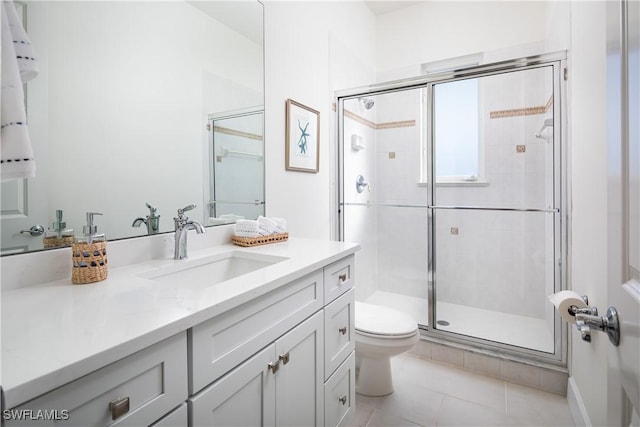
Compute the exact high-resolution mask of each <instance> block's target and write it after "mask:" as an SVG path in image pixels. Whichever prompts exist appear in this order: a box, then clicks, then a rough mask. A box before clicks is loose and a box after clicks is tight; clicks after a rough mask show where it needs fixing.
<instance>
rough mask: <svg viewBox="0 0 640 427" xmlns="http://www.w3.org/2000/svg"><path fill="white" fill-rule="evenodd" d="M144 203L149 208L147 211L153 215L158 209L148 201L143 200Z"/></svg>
mask: <svg viewBox="0 0 640 427" xmlns="http://www.w3.org/2000/svg"><path fill="white" fill-rule="evenodd" d="M145 205H147V208H148V209H149V213H151V215H155V213H156V212H157V211H158V208H154V207H153V206H151V205H150V204H149V202H145Z"/></svg>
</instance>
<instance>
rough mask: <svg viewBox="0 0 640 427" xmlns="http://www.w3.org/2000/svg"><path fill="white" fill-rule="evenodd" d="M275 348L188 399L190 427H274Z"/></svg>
mask: <svg viewBox="0 0 640 427" xmlns="http://www.w3.org/2000/svg"><path fill="white" fill-rule="evenodd" d="M275 355H276V352H275V345H273V344H272V345H270V346H268V347H266V348H265V349H264V350H262V351H260V352H259V353H258V354H256V355H255V356H253V357H252V358H250V359H249V360H247V361H246V362H244V363H243V364H241V365H240V366H238V367H237V368H236V369H234V370H232V371H231V372H229V373H228V374H227V375H225V376H224V377H222V378H221V379H219V380H218V381H216V382H215V383H213V384H212V385H210V386H209V387H207V388H205V389H204V390H203V391H201V392H200V393H198V394H197V395H196V396H194V397H192V398H190V399H189V412H190V417H189V419H190V424H189V425H190V426H191V427H203V426H246V427H258V426H264V427H267V426H275V421H276V417H275V406H276V401H275V400H276V393H275V391H276V389H275V381H276V378H275V375H274V374H273V372H272V370H271V369H270V368H269V364H274V363H276V359H275Z"/></svg>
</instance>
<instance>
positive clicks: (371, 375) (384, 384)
mask: <svg viewBox="0 0 640 427" xmlns="http://www.w3.org/2000/svg"><path fill="white" fill-rule="evenodd" d="M356 359H359V360H357V362H356V366H358V367H359V369H358V378H357V379H356V393H358V394H362V395H364V396H386V395H388V394H391V393H393V379H392V377H391V359H390V358H389V357H379V358H378V357H376V358H369V357H360V358H359V357H358V353H357V352H356Z"/></svg>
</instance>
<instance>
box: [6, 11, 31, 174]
mask: <svg viewBox="0 0 640 427" xmlns="http://www.w3.org/2000/svg"><path fill="white" fill-rule="evenodd" d="M1 7H2V39H1V42H0V43H1V46H0V50H2V59H1V62H2V69H1V72H0V74H1V75H2V77H1V80H2V84H1V89H0V92H2V102H1V104H2V111H1V112H0V117H2V123H1V127H0V141H2V143H1V144H2V145H1V146H0V152H1V161H0V178H1V180H2V181H7V180H11V179H21V178H33V177H35V174H36V167H35V160H34V158H33V149H32V148H31V140H30V139H29V132H28V130H27V116H26V112H25V109H24V91H23V89H22V85H23V83H26V82H27V81H29V80H31V79H33V78H34V77H36V75H37V74H38V63H37V61H36V60H35V55H34V53H33V49H32V47H31V42H30V41H29V38H28V37H27V34H26V33H25V31H24V28H22V24H21V23H20V20H19V19H18V15H17V13H16V9H15V6H14V5H13V2H12V1H10V0H3V1H2V6H1Z"/></svg>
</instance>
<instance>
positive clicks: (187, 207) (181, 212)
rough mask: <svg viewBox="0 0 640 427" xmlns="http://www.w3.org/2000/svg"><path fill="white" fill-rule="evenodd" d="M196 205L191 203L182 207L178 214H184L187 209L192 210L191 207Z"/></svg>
mask: <svg viewBox="0 0 640 427" xmlns="http://www.w3.org/2000/svg"><path fill="white" fill-rule="evenodd" d="M195 207H196V205H194V204H191V205H187V206H185V207H184V208H182V209H178V215H183V214H184V213H185V212H186V211H190V210H191V209H195Z"/></svg>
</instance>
